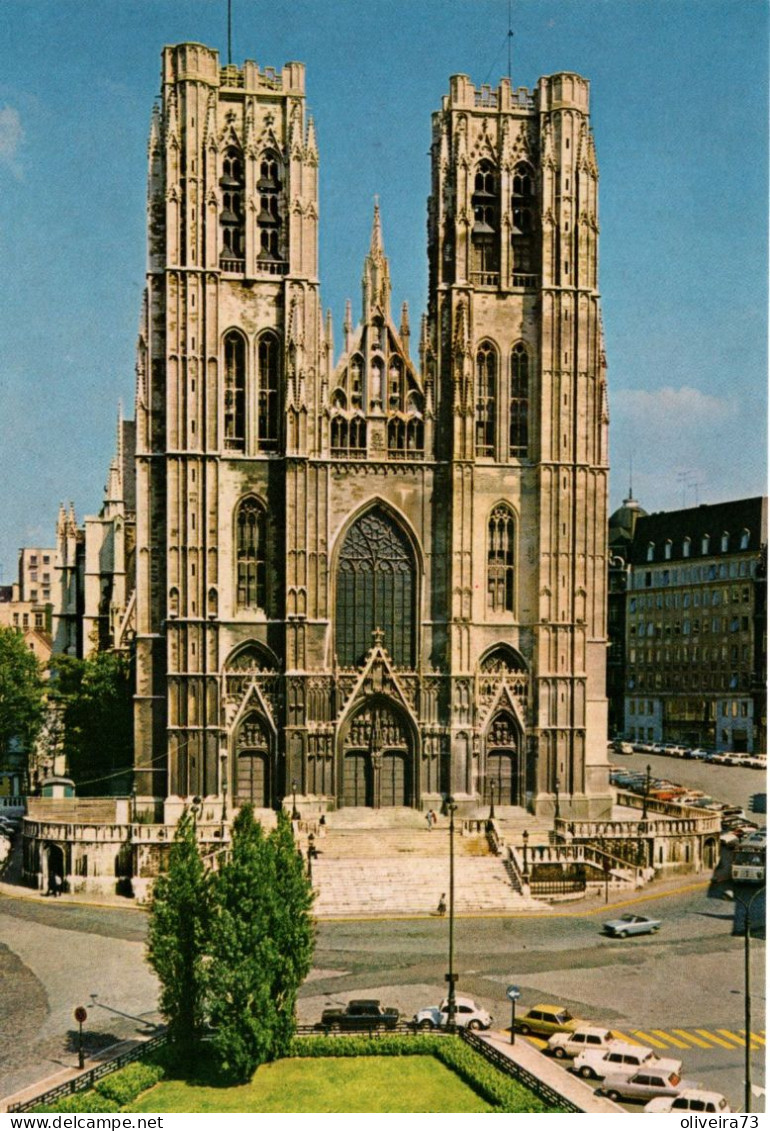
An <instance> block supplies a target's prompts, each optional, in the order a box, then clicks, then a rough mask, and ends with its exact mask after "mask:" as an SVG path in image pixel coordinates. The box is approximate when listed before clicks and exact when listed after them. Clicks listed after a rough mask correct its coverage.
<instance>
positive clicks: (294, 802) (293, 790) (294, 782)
mask: <svg viewBox="0 0 770 1131" xmlns="http://www.w3.org/2000/svg"><path fill="white" fill-rule="evenodd" d="M298 789H299V782H298V781H297V779H296V778H292V779H291V819H292V821H298V820H299V813H298V812H297V790H298Z"/></svg>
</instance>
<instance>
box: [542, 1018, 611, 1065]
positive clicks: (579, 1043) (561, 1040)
mask: <svg viewBox="0 0 770 1131" xmlns="http://www.w3.org/2000/svg"><path fill="white" fill-rule="evenodd" d="M613 1039H614V1038H613V1036H612V1032H611V1031H610V1030H609V1029H599V1028H596V1027H595V1026H594V1025H581V1026H580V1027H579V1028H578V1029H575V1031H574V1033H554V1035H553V1036H552V1037H549V1038H548V1044H547V1045H546V1047H545V1048H544V1050H543V1051H544V1052H550V1053H552V1054H553V1055H554V1056H555V1057H558V1059H559V1060H563V1059H564V1057H575V1056H578V1055H579V1054H580V1053H581V1052H583V1051H584V1050H585V1049H606V1048H607V1047H608V1046H609V1045H611V1044H612V1041H613Z"/></svg>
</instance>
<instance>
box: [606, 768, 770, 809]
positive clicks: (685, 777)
mask: <svg viewBox="0 0 770 1131" xmlns="http://www.w3.org/2000/svg"><path fill="white" fill-rule="evenodd" d="M610 761H611V762H612V764H613V765H615V766H618V767H619V768H621V769H625V768H629V769H632V770H640V771H642V772H644V770H645V768H646V767H647V766H650V768H651V770H652V775H653V777H656V778H668V779H669V780H670V781H675V782H678V783H679V784H680V785H687V786H692V787H693V788H694V789H702V790H703V792H704V793H708V794H710V795H711V796H712V797H715V798H716V799H717V800H718V801H725V802H727V803H728V804H729V805H740V806H741V807H742V808H743V810H744V812H745V813H746V814H747V816H749V817H750V818H751V820H753V821H755V822H756V823H757V824H758V825H765V824H766V823H767V817H766V813H765V810H766V808H767V777H766V775H765V773H764V772H763V771H762V770H742V769H741V768H740V767H739V766H719V765H716V766H713V765H711V764H710V763H709V762H696V761H694V760H692V759H691V758H666V757H663V756H661V755H659V754H616V753H614V752H612V753H611V754H610Z"/></svg>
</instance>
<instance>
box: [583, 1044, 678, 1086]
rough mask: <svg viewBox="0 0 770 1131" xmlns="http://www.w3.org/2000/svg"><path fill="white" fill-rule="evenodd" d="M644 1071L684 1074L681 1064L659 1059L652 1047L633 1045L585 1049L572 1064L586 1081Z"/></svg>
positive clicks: (630, 1074)
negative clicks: (646, 1069) (644, 1069)
mask: <svg viewBox="0 0 770 1131" xmlns="http://www.w3.org/2000/svg"><path fill="white" fill-rule="evenodd" d="M640 1068H659V1069H661V1070H664V1071H667V1072H681V1071H682V1062H681V1060H663V1059H660V1060H659V1059H658V1057H657V1056H656V1055H655V1053H654V1052H653V1051H652V1049H651V1048H650V1047H649V1046H648V1045H629V1044H627V1043H626V1042H625V1041H613V1043H612V1044H611V1045H608V1046H607V1048H605V1049H585V1050H584V1051H583V1052H581V1053H580V1054H579V1055H578V1056H576V1057H575V1059H574V1061H573V1062H572V1071H573V1072H577V1074H578V1076H582V1077H583V1079H584V1080H603V1079H604V1078H605V1076H609V1075H610V1073H611V1074H612V1075H613V1076H633V1074H634V1073H635V1072H637V1071H638V1070H639V1069H640Z"/></svg>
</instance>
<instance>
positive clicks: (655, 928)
mask: <svg viewBox="0 0 770 1131" xmlns="http://www.w3.org/2000/svg"><path fill="white" fill-rule="evenodd" d="M651 930H652V933H653V934H655V932H656V931H659V930H660V927H652V928H651Z"/></svg>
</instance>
